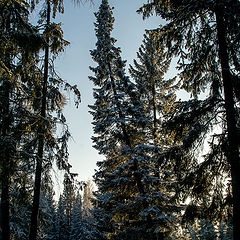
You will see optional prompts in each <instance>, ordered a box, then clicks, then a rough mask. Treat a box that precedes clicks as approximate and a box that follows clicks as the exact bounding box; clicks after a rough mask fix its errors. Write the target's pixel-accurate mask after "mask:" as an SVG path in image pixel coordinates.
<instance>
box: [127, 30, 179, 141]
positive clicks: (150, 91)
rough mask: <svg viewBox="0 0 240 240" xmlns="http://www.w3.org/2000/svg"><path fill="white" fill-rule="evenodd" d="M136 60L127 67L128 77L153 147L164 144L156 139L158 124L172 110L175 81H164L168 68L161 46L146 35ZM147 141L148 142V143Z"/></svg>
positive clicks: (174, 98) (149, 35)
mask: <svg viewBox="0 0 240 240" xmlns="http://www.w3.org/2000/svg"><path fill="white" fill-rule="evenodd" d="M137 58H138V59H137V60H134V65H133V66H131V65H130V74H131V76H132V78H133V79H134V81H135V82H136V86H137V88H138V90H139V93H140V94H139V97H140V99H141V100H142V102H143V103H144V109H145V112H146V114H147V116H148V117H149V118H150V121H151V124H150V126H149V129H150V133H149V137H148V138H149V140H150V141H151V142H152V143H154V145H156V146H157V145H161V146H163V145H164V144H166V143H164V140H163V139H164V138H163V136H159V134H158V132H159V130H160V126H161V122H162V121H163V119H166V117H167V116H166V115H169V114H170V112H171V111H173V105H174V103H175V100H176V94H175V90H176V86H174V82H175V78H173V79H170V80H165V79H164V75H165V74H166V72H167V71H168V69H169V64H170V60H169V59H167V56H166V52H164V47H163V46H161V45H159V44H158V42H157V41H156V39H154V38H153V36H151V34H149V32H148V31H146V33H145V34H144V40H143V43H142V45H141V47H140V48H139V51H138V53H137ZM151 142H150V143H151Z"/></svg>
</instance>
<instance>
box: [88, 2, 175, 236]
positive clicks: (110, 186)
mask: <svg viewBox="0 0 240 240" xmlns="http://www.w3.org/2000/svg"><path fill="white" fill-rule="evenodd" d="M95 16H96V24H95V30H96V36H97V43H96V49H95V50H93V51H91V55H92V58H93V60H94V61H95V62H96V63H97V64H98V66H97V67H94V68H93V67H91V70H92V71H93V72H94V74H95V76H94V77H90V79H91V80H92V81H93V83H94V85H95V88H94V98H95V105H93V106H90V108H91V114H92V115H93V125H94V133H95V136H94V137H93V138H92V139H93V142H94V147H95V148H96V149H97V150H98V151H99V153H100V154H103V155H104V156H105V160H104V161H101V162H98V166H99V170H98V171H97V172H96V174H95V182H96V184H97V186H98V191H97V193H96V198H97V199H96V204H97V209H95V210H94V213H95V214H94V216H95V217H97V220H98V230H99V232H103V233H104V234H105V237H106V238H107V239H146V238H147V237H151V238H152V239H155V238H157V235H158V234H159V232H164V231H166V229H167V225H168V224H169V223H170V222H171V220H172V219H173V215H172V214H171V213H170V208H171V207H172V206H170V204H169V201H168V200H167V196H165V195H164V194H161V193H159V192H158V191H157V190H156V189H155V188H154V185H155V184H156V183H157V182H158V181H159V178H158V177H157V174H156V171H157V169H156V168H155V166H154V162H155V161H156V160H155V159H153V158H152V157H151V155H150V154H149V152H151V151H152V150H153V147H152V146H149V145H144V144H143V138H144V137H145V136H146V135H145V132H146V130H145V126H146V125H147V124H149V119H148V118H146V116H145V114H144V108H143V104H142V102H141V100H140V99H139V93H138V91H137V88H136V86H135V84H134V83H133V82H131V81H130V79H129V77H127V76H126V74H125V61H123V60H122V59H121V57H120V49H119V48H116V47H115V46H114V43H115V42H116V40H115V39H114V38H112V37H111V32H112V30H113V22H114V18H113V16H112V9H111V8H110V6H109V4H108V1H106V0H103V1H102V3H101V5H100V7H99V11H98V12H97V13H96V14H95ZM159 202H165V205H164V207H163V205H161V204H158V203H159ZM159 226H161V228H160V227H159ZM160 234H162V233H160Z"/></svg>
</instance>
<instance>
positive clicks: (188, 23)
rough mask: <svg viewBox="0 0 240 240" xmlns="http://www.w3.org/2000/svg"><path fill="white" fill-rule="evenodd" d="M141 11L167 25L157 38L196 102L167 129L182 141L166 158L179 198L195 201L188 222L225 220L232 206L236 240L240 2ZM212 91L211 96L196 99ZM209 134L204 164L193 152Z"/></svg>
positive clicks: (164, 5) (171, 4) (154, 5)
mask: <svg viewBox="0 0 240 240" xmlns="http://www.w3.org/2000/svg"><path fill="white" fill-rule="evenodd" d="M229 9H231V11H229ZM139 12H142V13H143V15H144V17H148V16H150V14H151V13H152V12H156V14H157V15H159V16H161V17H162V18H163V19H166V20H167V21H168V23H167V24H166V25H165V26H163V27H161V28H159V29H158V30H157V31H155V36H156V37H157V38H158V39H159V42H161V44H163V45H164V46H166V48H167V49H168V54H169V56H170V57H174V56H176V57H178V59H179V61H178V70H179V72H180V73H179V77H180V79H181V80H182V88H184V89H186V90H187V91H189V92H191V93H192V95H193V96H194V97H195V100H191V101H187V102H183V103H181V104H179V108H178V109H177V110H176V113H175V115H174V116H173V118H172V120H171V121H169V122H168V123H166V125H165V126H166V128H168V129H171V130H172V132H175V133H177V134H176V135H175V136H176V138H178V139H179V140H181V141H182V147H180V148H179V147H175V148H171V149H170V151H171V153H170V151H169V152H168V153H167V152H166V154H164V155H163V158H171V159H175V163H176V166H177V167H176V169H177V171H178V172H179V175H180V174H181V175H182V176H179V182H180V183H182V184H180V185H181V186H185V187H184V188H183V189H182V190H180V193H179V197H180V196H184V197H186V195H188V196H191V199H192V201H191V202H190V204H189V206H188V209H187V210H186V213H187V215H188V216H189V217H194V215H195V216H196V215H199V216H202V215H204V213H205V214H206V215H208V217H210V218H220V219H221V218H223V217H224V214H225V213H226V212H227V211H228V210H226V211H223V210H222V209H224V208H226V207H229V206H231V205H232V207H233V229H234V231H233V237H234V239H239V236H240V231H239V228H238V227H237V224H238V222H239V217H240V210H239V207H238V202H239V199H240V190H239V189H240V188H239V185H240V182H239V181H240V179H239V177H238V176H239V174H238V172H239V170H240V169H239V167H240V166H239V149H238V140H237V139H238V134H237V132H238V125H237V120H238V107H237V104H238V102H239V94H238V90H237V88H238V87H237V79H238V76H239V68H238V65H239V64H238V61H239V59H238V55H239V52H238V51H239V43H238V41H236V39H237V37H236V36H237V34H238V33H239V28H238V27H237V26H239V2H238V1H218V0H216V1H211V2H208V1H191V2H189V1H184V0H183V1H161V2H157V1H150V2H149V3H148V4H145V5H144V6H143V7H142V8H141V9H140V10H139ZM207 87H209V88H210V93H209V97H208V98H206V99H205V100H196V98H197V96H198V95H199V94H200V93H201V92H202V91H204V89H206V88H207ZM222 92H223V93H222ZM215 126H220V128H221V132H220V133H216V132H215V133H214V134H212V129H213V128H214V127H215ZM209 135H212V136H211V137H210V139H211V140H210V141H209V142H210V144H209V146H210V151H209V153H208V154H206V155H205V157H204V159H203V161H202V162H201V163H200V162H199V159H197V156H196V154H194V153H193V150H194V148H195V146H196V145H197V144H199V143H200V144H201V143H203V142H204V140H205V139H206V137H207V136H209ZM170 154H171V155H170ZM227 178H231V180H232V182H231V190H230V186H228V185H226V184H225V183H226V179H227ZM185 190H186V191H185ZM226 191H227V193H228V194H227V196H226ZM185 193H187V194H185ZM182 199H183V198H182ZM230 199H232V200H230ZM231 201H232V203H233V204H231ZM199 206H201V207H200V209H199V208H198V207H199ZM220 209H221V210H220ZM219 210H220V211H219ZM206 215H205V216H206Z"/></svg>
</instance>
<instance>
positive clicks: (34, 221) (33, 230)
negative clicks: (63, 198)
mask: <svg viewBox="0 0 240 240" xmlns="http://www.w3.org/2000/svg"><path fill="white" fill-rule="evenodd" d="M46 1H47V23H46V28H48V27H49V25H50V13H51V5H50V0H46ZM48 67H49V38H48V37H47V39H46V48H45V58H44V74H43V87H42V103H41V118H42V119H41V120H42V121H44V119H45V118H46V105H47V83H48ZM44 135H45V123H44V122H42V123H41V124H40V127H39V129H38V153H37V161H36V170H35V184H34V195H33V204H32V215H31V226H30V234H29V240H36V238H37V227H38V215H39V202H40V190H41V175H42V161H43V153H44Z"/></svg>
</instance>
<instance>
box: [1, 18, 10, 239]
mask: <svg viewBox="0 0 240 240" xmlns="http://www.w3.org/2000/svg"><path fill="white" fill-rule="evenodd" d="M10 27H11V26H10V17H8V18H7V20H6V31H7V32H8V31H9V30H10ZM10 61H11V60H10V54H9V53H7V54H6V58H5V64H6V66H7V67H8V68H10ZM6 75H7V74H6ZM9 77H10V76H6V77H5V79H4V80H3V84H2V89H3V96H2V99H1V101H2V103H3V104H2V107H3V109H2V113H3V116H2V129H1V135H2V136H3V137H5V139H7V138H8V137H9V133H10V125H11V119H10V92H11V84H10V81H9ZM7 145H8V144H7V143H4V150H3V153H2V155H1V156H0V157H1V162H2V164H1V167H2V171H1V190H2V192H1V221H0V223H1V226H0V232H1V233H0V234H1V235H2V239H3V240H10V224H9V223H10V207H9V184H10V167H11V162H10V161H11V155H10V149H8V147H10V146H7Z"/></svg>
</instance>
